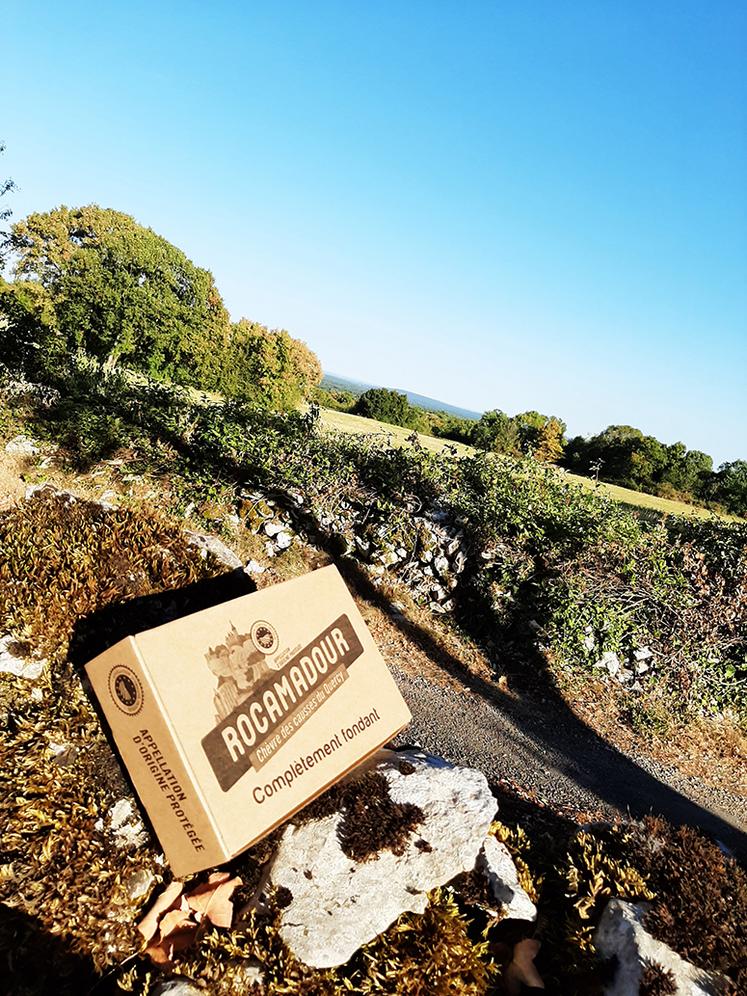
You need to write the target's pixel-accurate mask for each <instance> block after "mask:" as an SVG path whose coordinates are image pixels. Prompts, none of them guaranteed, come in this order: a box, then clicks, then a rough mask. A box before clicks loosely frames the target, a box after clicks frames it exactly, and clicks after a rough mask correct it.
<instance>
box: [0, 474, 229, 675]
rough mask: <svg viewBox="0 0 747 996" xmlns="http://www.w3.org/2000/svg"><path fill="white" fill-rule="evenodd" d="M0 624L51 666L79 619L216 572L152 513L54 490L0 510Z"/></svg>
mask: <svg viewBox="0 0 747 996" xmlns="http://www.w3.org/2000/svg"><path fill="white" fill-rule="evenodd" d="M0 550H2V552H3V556H2V560H1V561H0V627H2V629H3V630H4V631H5V632H11V633H13V634H14V635H17V636H19V637H22V638H23V639H24V640H27V641H29V642H30V643H31V644H32V645H33V647H34V650H35V651H36V652H37V653H39V654H42V655H44V656H47V657H50V658H51V659H52V661H53V663H56V662H58V661H62V660H64V657H65V654H66V652H67V649H68V644H69V641H70V637H71V635H72V632H73V628H74V626H75V624H76V622H78V621H79V620H80V619H82V618H84V617H85V616H88V615H90V614H91V613H93V612H95V611H97V610H100V609H102V608H104V607H105V606H107V605H110V604H112V603H119V602H123V601H127V600H130V599H133V598H135V597H137V596H142V595H149V594H152V593H153V592H157V591H164V590H167V589H170V588H179V587H182V586H184V585H187V584H189V583H191V582H194V581H196V580H198V579H200V578H204V577H208V576H211V575H213V574H216V573H220V570H221V568H220V567H219V565H217V564H216V563H215V562H213V561H212V560H209V561H205V560H203V559H202V558H201V556H200V552H199V550H197V549H196V548H194V547H190V546H188V545H187V543H186V541H185V539H184V535H183V533H182V531H181V529H180V527H179V525H178V524H177V523H174V522H171V521H169V520H168V519H166V518H165V517H164V516H163V515H161V514H160V513H158V512H156V511H155V510H144V511H142V512H135V511H131V510H127V509H107V508H104V507H102V506H101V505H97V504H95V503H93V502H87V501H82V500H79V499H73V498H72V497H71V496H70V495H67V494H64V493H61V492H56V491H54V490H51V489H46V488H45V489H42V490H41V491H38V492H36V493H35V494H34V495H33V496H32V497H31V498H30V499H28V500H27V501H24V502H21V503H19V504H18V505H16V506H15V507H11V508H10V509H8V510H7V511H5V512H3V513H0Z"/></svg>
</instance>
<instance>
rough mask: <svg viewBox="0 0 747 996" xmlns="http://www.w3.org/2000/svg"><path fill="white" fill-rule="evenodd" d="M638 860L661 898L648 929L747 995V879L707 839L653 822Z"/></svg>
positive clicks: (640, 840) (640, 838)
mask: <svg viewBox="0 0 747 996" xmlns="http://www.w3.org/2000/svg"><path fill="white" fill-rule="evenodd" d="M633 847H634V850H635V858H634V860H635V861H636V862H637V864H638V866H639V867H640V868H641V869H642V871H643V872H644V874H646V876H647V877H648V878H649V880H650V882H651V884H652V886H653V888H655V890H656V892H657V894H658V895H657V898H656V899H655V901H654V902H653V903H652V905H651V907H650V909H649V912H648V913H647V915H646V918H645V921H644V923H645V927H646V929H647V930H650V931H651V932H652V933H653V935H654V936H655V937H657V938H659V940H662V941H664V943H665V944H668V945H669V946H670V947H672V948H674V950H675V951H677V952H678V953H679V954H680V955H682V957H683V958H685V959H687V960H688V961H691V962H693V964H695V965H697V966H698V967H699V968H704V969H708V970H710V971H717V972H722V973H723V974H724V975H726V976H727V978H729V979H731V980H732V982H733V984H734V985H735V987H736V988H735V991H738V992H747V873H746V872H745V870H744V869H743V868H742V867H741V866H740V865H739V864H738V863H737V862H736V861H735V860H734V859H733V858H731V857H728V856H727V855H725V854H724V853H723V852H722V851H721V849H720V848H719V847H718V845H716V844H715V843H713V841H711V840H709V839H708V838H707V837H705V836H704V835H703V834H701V833H699V832H698V831H697V830H694V829H692V828H691V827H678V828H676V829H675V828H673V827H671V826H669V825H668V824H666V823H665V822H664V821H663V820H657V819H649V820H647V821H646V823H645V825H644V828H643V830H642V831H641V832H640V833H639V834H638V835H637V836H636V838H635V841H634V842H633Z"/></svg>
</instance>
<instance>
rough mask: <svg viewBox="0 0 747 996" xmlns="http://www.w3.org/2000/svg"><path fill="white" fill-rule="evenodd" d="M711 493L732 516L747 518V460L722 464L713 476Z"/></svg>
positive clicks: (710, 487)
mask: <svg viewBox="0 0 747 996" xmlns="http://www.w3.org/2000/svg"><path fill="white" fill-rule="evenodd" d="M709 492H710V497H712V498H713V499H715V500H716V501H717V502H719V503H720V504H721V505H723V506H724V507H725V508H726V510H727V511H728V512H731V513H732V515H740V516H742V517H743V518H747V460H733V461H731V462H730V463H722V464H721V466H720V467H719V469H718V472H717V473H716V474H714V475H713V479H712V481H711V483H710V486H709Z"/></svg>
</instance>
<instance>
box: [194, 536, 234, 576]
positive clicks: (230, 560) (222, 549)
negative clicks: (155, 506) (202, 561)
mask: <svg viewBox="0 0 747 996" xmlns="http://www.w3.org/2000/svg"><path fill="white" fill-rule="evenodd" d="M185 535H186V537H187V542H188V543H189V545H190V546H196V547H197V548H198V549H199V550H200V552H201V553H202V556H203V557H207V555H208V554H209V553H210V554H212V555H213V557H215V559H216V560H217V561H219V562H220V563H221V564H224V565H225V566H226V567H228V568H230V569H231V570H236V568H237V567H243V566H244V565H243V563H242V562H241V560H240V558H239V557H237V556H236V554H235V553H234V552H233V550H229V549H228V547H227V546H226V544H225V543H223V542H222V541H221V540H219V539H218V537H217V536H205V535H203V534H202V533H194V532H192V531H191V530H189V529H188V530H186V531H185Z"/></svg>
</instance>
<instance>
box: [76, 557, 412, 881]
mask: <svg viewBox="0 0 747 996" xmlns="http://www.w3.org/2000/svg"><path fill="white" fill-rule="evenodd" d="M86 671H87V673H88V677H89V679H90V682H91V685H92V686H93V690H94V692H95V694H96V696H97V698H98V700H99V703H100V706H101V709H102V711H103V713H104V715H105V717H106V719H107V722H108V723H109V726H110V727H111V732H112V735H113V737H114V740H115V742H116V745H117V748H118V749H119V752H120V754H121V756H122V759H123V761H124V763H125V765H126V767H127V770H128V772H129V775H130V778H131V779H132V782H133V784H134V786H135V789H136V790H137V792H138V795H139V797H140V800H141V802H142V804H143V805H144V806H145V809H146V810H147V812H148V816H149V817H150V820H151V823H152V824H153V828H154V830H155V831H156V833H157V834H158V838H159V840H160V842H161V846H162V847H163V849H164V853H165V855H166V858H167V860H168V862H169V864H170V865H171V868H172V870H173V872H174V874H175V875H177V876H180V875H186V874H190V873H192V872H196V871H200V870H202V869H204V868H210V867H213V866H214V865H218V864H221V863H222V862H224V861H227V860H228V859H230V858H232V857H234V856H235V855H237V854H239V853H240V852H241V851H243V850H245V849H246V848H247V847H250V846H251V845H252V844H254V843H256V841H257V840H259V839H260V838H261V837H263V836H264V835H265V834H267V833H269V832H270V831H271V830H272V829H274V827H276V826H277V825H278V824H280V823H282V822H283V821H285V820H286V819H288V817H289V816H291V815H292V814H293V813H294V812H296V811H297V810H298V809H300V808H301V807H302V806H304V805H305V804H306V803H307V802H309V801H310V800H311V799H313V798H314V797H315V796H317V795H319V794H320V793H321V792H323V791H324V790H325V789H326V788H328V787H329V786H330V785H332V784H333V783H334V782H336V781H338V780H339V779H340V778H341V777H343V776H344V775H345V774H346V773H347V772H349V771H350V770H351V769H352V768H354V767H355V766H356V765H358V764H360V763H361V762H362V761H363V760H365V759H366V758H367V757H368V756H369V755H371V754H372V753H373V752H374V751H376V750H377V749H378V748H379V747H381V746H382V745H383V744H385V743H387V741H389V740H390V739H391V738H392V737H393V736H394V734H395V733H397V732H398V731H399V730H400V729H402V727H404V726H405V725H406V724H407V723H408V722H409V721H410V718H411V717H410V712H409V710H408V708H407V705H406V704H405V702H404V700H403V699H402V697H401V695H400V693H399V691H398V689H397V686H396V685H395V683H394V680H393V679H392V677H391V675H390V674H389V672H388V670H387V667H386V664H385V663H384V660H383V658H382V657H381V654H380V653H379V651H378V649H377V647H376V645H375V643H374V641H373V638H372V637H371V634H370V633H369V631H368V629H367V627H366V625H365V623H364V621H363V619H362V617H361V615H360V613H359V612H358V609H357V607H356V605H355V602H354V601H353V599H352V597H351V595H350V592H349V591H348V589H347V588H346V586H345V583H344V582H343V580H342V578H341V577H340V575H339V573H338V571H337V569H336V568H335V567H325V568H322V569H321V570H318V571H313V572H311V573H310V574H307V575H304V576H303V577H300V578H295V579H293V580H292V581H286V582H284V583H282V584H278V585H275V586H273V587H270V588H265V589H263V590H262V591H258V592H255V593H253V594H250V595H244V596H242V597H240V598H235V599H232V600H230V601H228V602H223V603H222V604H220V605H216V606H213V607H212V608H209V609H205V610H204V611H202V612H196V613H194V614H193V615H189V616H186V617H184V618H181V619H178V620H175V621H174V622H170V623H166V624H165V625H162V626H158V627H156V628H155V629H150V630H145V631H143V632H141V633H138V634H136V635H134V636H129V637H127V638H126V639H124V640H121V641H120V642H119V643H117V644H115V645H114V646H112V647H110V648H109V649H108V650H107V651H105V652H104V653H103V654H101V655H99V656H98V657H96V658H95V659H94V660H92V661H91V662H90V663H89V664H87V665H86Z"/></svg>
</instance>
